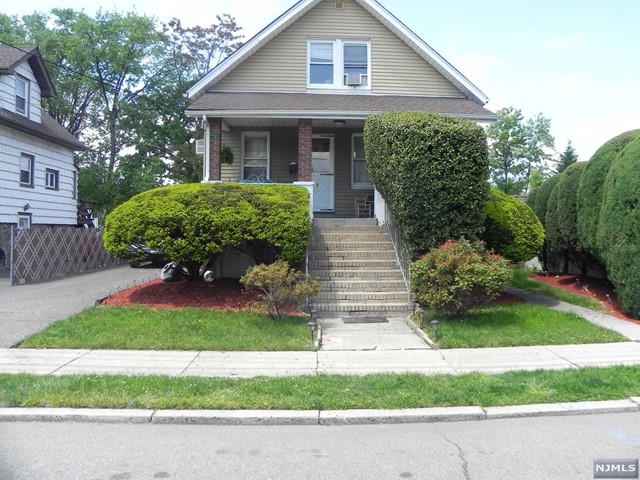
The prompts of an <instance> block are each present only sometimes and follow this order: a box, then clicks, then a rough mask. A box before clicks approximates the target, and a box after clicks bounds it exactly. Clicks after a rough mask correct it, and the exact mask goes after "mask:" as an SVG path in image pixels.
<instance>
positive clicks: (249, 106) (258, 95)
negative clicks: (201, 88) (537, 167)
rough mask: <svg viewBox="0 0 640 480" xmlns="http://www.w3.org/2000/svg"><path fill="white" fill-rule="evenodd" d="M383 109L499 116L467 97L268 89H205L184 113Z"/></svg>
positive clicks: (315, 114)
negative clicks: (214, 90)
mask: <svg viewBox="0 0 640 480" xmlns="http://www.w3.org/2000/svg"><path fill="white" fill-rule="evenodd" d="M386 111H425V112H433V113H440V114H443V115H447V116H451V117H459V118H468V119H470V120H475V121H479V122H494V121H496V120H497V118H498V117H497V115H496V114H495V113H493V112H491V111H490V110H487V109H486V108H484V107H482V106H480V105H478V104H477V103H475V102H473V101H472V100H468V99H466V98H443V97H419V96H406V95H404V96H403V95H348V94H321V93H271V92H207V93H205V94H204V95H202V96H201V97H199V98H198V99H197V100H195V101H194V102H193V103H192V104H191V105H189V107H188V108H187V115H189V116H193V117H199V116H203V115H207V116H212V117H220V118H311V119H316V118H319V119H321V118H344V119H362V120H364V119H366V118H367V116H368V115H370V114H372V113H381V112H386Z"/></svg>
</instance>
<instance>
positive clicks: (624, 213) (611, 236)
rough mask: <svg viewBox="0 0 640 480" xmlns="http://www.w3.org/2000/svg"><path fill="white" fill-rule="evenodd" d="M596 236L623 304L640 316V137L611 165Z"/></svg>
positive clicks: (630, 311)
mask: <svg viewBox="0 0 640 480" xmlns="http://www.w3.org/2000/svg"><path fill="white" fill-rule="evenodd" d="M596 239H597V249H598V252H600V253H601V255H602V259H603V260H604V262H605V265H606V267H607V272H608V278H609V280H610V281H611V283H612V284H613V286H614V287H615V289H616V293H617V295H618V301H619V302H620V305H621V306H622V308H623V309H624V310H625V311H626V312H627V313H629V314H630V315H632V316H633V317H634V318H640V137H637V138H636V139H635V140H633V141H632V142H631V143H629V144H628V145H627V147H626V148H624V150H622V152H620V154H619V155H618V156H617V157H616V158H615V159H614V160H613V162H612V163H611V166H610V167H609V172H608V174H607V179H606V182H605V184H604V190H603V196H602V209H601V210H600V217H599V219H598V231H597V236H596Z"/></svg>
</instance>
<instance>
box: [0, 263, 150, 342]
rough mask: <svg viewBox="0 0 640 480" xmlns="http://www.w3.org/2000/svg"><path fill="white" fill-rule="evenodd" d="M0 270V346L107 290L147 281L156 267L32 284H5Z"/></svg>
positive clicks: (82, 306) (81, 306) (104, 294)
mask: <svg viewBox="0 0 640 480" xmlns="http://www.w3.org/2000/svg"><path fill="white" fill-rule="evenodd" d="M8 272H9V271H8V270H0V348H8V347H12V346H14V345H16V344H17V343H19V342H21V341H22V340H24V339H25V338H27V337H29V336H31V335H33V334H35V333H37V332H39V331H41V330H42V329H44V328H45V327H47V326H48V325H50V324H52V323H53V322H56V321H58V320H64V319H66V318H68V317H69V316H71V315H73V314H75V313H78V312H80V311H82V310H84V309H85V308H88V307H91V306H93V305H95V304H96V301H97V300H100V299H103V298H105V297H107V296H108V295H109V294H110V293H113V292H116V291H118V290H123V289H124V288H127V287H130V286H133V285H134V283H136V284H140V283H144V282H148V281H150V280H152V279H154V278H157V277H158V274H159V270H157V269H144V268H139V269H137V268H131V267H130V266H129V265H123V266H120V267H115V268H110V269H106V270H99V271H97V272H91V273H85V274H82V275H75V276H72V277H65V278H60V279H56V280H51V281H48V282H42V283H37V284H33V285H20V286H15V287H10V286H9V278H8Z"/></svg>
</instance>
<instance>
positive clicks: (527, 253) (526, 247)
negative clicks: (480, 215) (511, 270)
mask: <svg viewBox="0 0 640 480" xmlns="http://www.w3.org/2000/svg"><path fill="white" fill-rule="evenodd" d="M485 213H486V220H485V232H484V235H483V239H484V241H485V243H486V245H487V248H489V249H491V250H493V251H494V252H496V253H499V254H500V255H502V256H503V257H505V258H507V259H508V260H510V261H512V262H526V261H527V260H531V259H532V258H533V257H535V256H536V255H538V254H539V253H540V250H542V244H543V243H544V228H543V227H542V224H541V223H540V220H538V217H537V216H536V214H535V213H534V212H533V210H532V209H531V208H530V207H529V206H527V204H525V203H524V202H522V201H520V200H518V199H517V198H514V197H512V196H510V195H507V194H506V193H504V192H501V191H500V190H498V189H497V188H492V189H491V191H490V192H489V199H488V200H487V205H486V208H485Z"/></svg>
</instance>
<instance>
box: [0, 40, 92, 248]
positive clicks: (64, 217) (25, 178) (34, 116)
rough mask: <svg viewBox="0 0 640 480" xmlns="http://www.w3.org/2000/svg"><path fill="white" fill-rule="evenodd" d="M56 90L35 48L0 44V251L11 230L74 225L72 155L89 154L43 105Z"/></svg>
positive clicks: (75, 195) (74, 205) (74, 186)
mask: <svg viewBox="0 0 640 480" xmlns="http://www.w3.org/2000/svg"><path fill="white" fill-rule="evenodd" d="M54 95H55V89H54V86H53V84H52V82H51V78H50V77H49V74H48V72H47V69H46V67H45V63H44V61H43V59H42V57H41V56H40V52H39V51H38V49H37V48H36V47H27V46H21V47H12V46H7V45H0V230H1V231H0V247H2V248H3V249H4V250H5V251H6V250H7V247H8V245H6V242H7V241H8V240H7V236H8V235H7V230H8V227H10V226H18V227H20V228H29V227H31V226H59V225H75V224H76V222H77V211H78V206H77V203H78V201H77V199H76V197H77V183H78V177H77V169H76V167H75V165H74V162H73V156H74V151H76V150H86V147H85V146H84V145H83V144H82V143H80V142H79V141H78V140H77V139H76V138H75V137H74V136H73V135H71V134H70V133H69V132H68V131H67V130H66V129H64V128H63V127H62V126H61V125H60V124H58V122H56V121H55V120H54V119H53V118H52V117H51V116H50V115H49V114H48V113H47V112H46V111H44V109H43V108H42V106H41V99H42V98H48V97H52V96H54Z"/></svg>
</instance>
